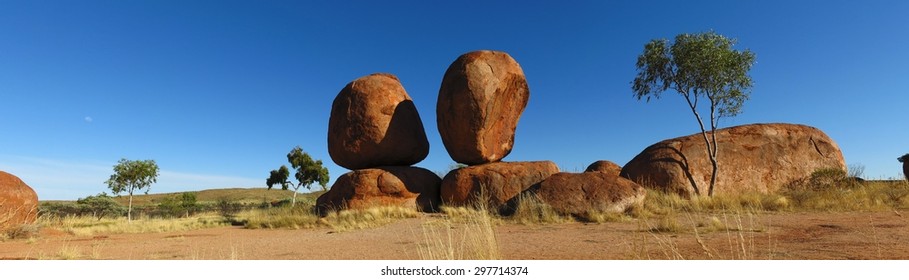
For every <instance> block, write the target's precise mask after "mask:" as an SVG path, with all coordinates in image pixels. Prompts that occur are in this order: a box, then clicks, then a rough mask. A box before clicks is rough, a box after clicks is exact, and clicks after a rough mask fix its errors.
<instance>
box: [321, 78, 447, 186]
mask: <svg viewBox="0 0 909 280" xmlns="http://www.w3.org/2000/svg"><path fill="white" fill-rule="evenodd" d="M328 153H329V155H330V156H331V159H332V160H333V161H334V162H335V163H336V164H338V165H340V166H342V167H344V168H347V169H351V170H355V169H363V168H373V167H379V166H387V165H400V166H409V165H413V164H416V163H418V162H420V161H422V160H423V159H425V158H426V155H428V154H429V141H428V140H427V139H426V132H425V131H424V130H423V122H422V121H421V120H420V115H419V114H418V113H417V108H416V107H415V106H414V104H413V100H411V99H410V96H409V95H407V92H406V91H404V87H403V86H402V85H401V82H400V81H398V78H397V77H395V76H393V75H390V74H372V75H369V76H365V77H361V78H359V79H356V80H354V81H353V82H351V83H349V84H347V86H346V87H344V89H343V90H341V92H340V93H338V96H337V97H335V100H334V102H333V103H332V106H331V116H330V117H329V120H328Z"/></svg>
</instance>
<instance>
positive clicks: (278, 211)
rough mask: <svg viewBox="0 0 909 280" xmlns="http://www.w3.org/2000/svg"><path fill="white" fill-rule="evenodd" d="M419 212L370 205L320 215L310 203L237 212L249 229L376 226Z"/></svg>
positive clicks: (409, 216) (239, 218)
mask: <svg viewBox="0 0 909 280" xmlns="http://www.w3.org/2000/svg"><path fill="white" fill-rule="evenodd" d="M418 216H419V213H418V212H417V211H416V209H412V208H405V207H395V206H377V207H372V208H368V209H354V210H342V211H337V212H330V213H328V215H326V216H325V217H321V218H320V217H319V216H318V215H316V214H315V213H314V212H313V211H312V208H311V207H300V206H298V207H293V208H291V207H278V208H270V209H254V210H248V211H244V212H241V213H240V214H238V215H237V219H238V220H240V221H242V222H243V223H244V224H245V225H246V228H249V229H258V228H291V229H301V228H318V227H329V228H332V229H334V230H336V231H349V230H356V229H366V228H376V227H380V226H383V225H386V224H389V223H392V222H394V221H397V220H401V219H406V218H416V217H418Z"/></svg>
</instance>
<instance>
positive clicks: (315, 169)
mask: <svg viewBox="0 0 909 280" xmlns="http://www.w3.org/2000/svg"><path fill="white" fill-rule="evenodd" d="M287 161H288V162H290V165H291V166H293V168H294V169H295V170H296V171H297V172H296V173H294V178H296V179H297V182H298V183H297V185H298V186H300V185H302V186H305V187H306V188H307V189H310V185H312V184H313V183H319V185H321V186H322V190H325V189H326V185H327V184H328V168H325V167H323V166H322V161H321V160H313V159H312V157H310V156H309V154H307V153H304V152H303V149H301V148H300V146H297V147H295V148H294V149H293V150H291V151H290V153H288V154H287Z"/></svg>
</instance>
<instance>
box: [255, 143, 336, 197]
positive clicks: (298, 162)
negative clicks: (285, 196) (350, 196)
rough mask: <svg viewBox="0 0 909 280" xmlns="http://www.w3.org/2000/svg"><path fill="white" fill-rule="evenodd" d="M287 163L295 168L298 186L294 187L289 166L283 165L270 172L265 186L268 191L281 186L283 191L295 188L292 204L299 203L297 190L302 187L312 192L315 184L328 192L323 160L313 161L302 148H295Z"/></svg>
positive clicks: (289, 154) (288, 155) (326, 171)
mask: <svg viewBox="0 0 909 280" xmlns="http://www.w3.org/2000/svg"><path fill="white" fill-rule="evenodd" d="M287 162H289V163H290V165H291V166H292V167H293V168H294V170H295V172H294V178H296V179H297V184H296V185H293V184H292V183H291V182H290V181H289V180H288V177H290V170H288V169H287V166H285V165H282V166H281V167H280V168H278V169H276V170H272V171H271V172H269V176H268V179H266V180H265V184H266V185H268V189H271V188H272V186H274V185H277V184H280V185H281V189H283V190H287V189H288V188H289V187H293V189H294V195H293V198H292V199H291V202H292V204H296V202H297V190H299V189H300V187H306V189H309V190H311V189H312V184H313V183H319V185H321V186H322V190H323V191H324V190H326V185H328V178H329V177H328V168H325V167H324V166H322V161H321V160H313V158H312V157H311V156H309V154H308V153H305V152H303V149H302V148H300V146H297V147H294V148H293V149H292V150H291V151H290V153H287Z"/></svg>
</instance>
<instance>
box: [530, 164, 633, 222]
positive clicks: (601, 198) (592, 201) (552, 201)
mask: <svg viewBox="0 0 909 280" xmlns="http://www.w3.org/2000/svg"><path fill="white" fill-rule="evenodd" d="M536 193H537V195H538V196H539V198H540V200H541V201H543V202H545V203H546V204H549V205H550V206H552V208H553V209H555V210H556V211H558V212H559V213H562V214H573V215H584V214H587V213H590V212H594V213H596V212H599V213H622V212H625V211H626V210H628V209H629V208H630V207H632V206H633V205H640V204H642V203H643V202H644V196H645V195H646V191H645V190H644V187H642V186H641V185H639V184H637V183H635V182H632V181H631V180H628V179H625V178H622V177H619V176H618V175H614V174H608V173H603V172H584V173H565V172H562V173H558V174H554V175H552V176H550V177H549V178H548V179H546V180H544V181H543V182H542V183H540V187H539V189H537V190H536Z"/></svg>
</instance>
